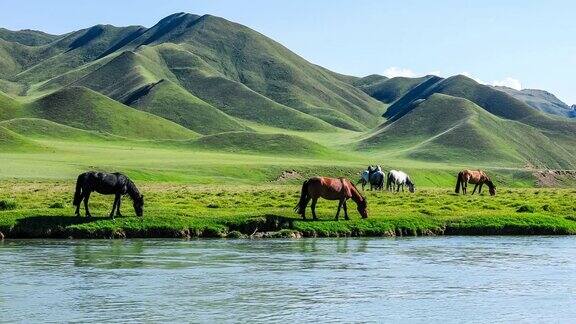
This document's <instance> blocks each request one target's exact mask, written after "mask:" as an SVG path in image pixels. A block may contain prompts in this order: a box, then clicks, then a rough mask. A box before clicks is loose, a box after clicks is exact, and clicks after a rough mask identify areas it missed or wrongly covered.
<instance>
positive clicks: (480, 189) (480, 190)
mask: <svg viewBox="0 0 576 324" xmlns="http://www.w3.org/2000/svg"><path fill="white" fill-rule="evenodd" d="M483 185H484V184H483V183H481V184H480V186H479V187H478V194H480V193H482V186H483Z"/></svg>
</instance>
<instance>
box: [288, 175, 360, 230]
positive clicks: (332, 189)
mask: <svg viewBox="0 0 576 324" xmlns="http://www.w3.org/2000/svg"><path fill="white" fill-rule="evenodd" d="M320 197H322V198H324V199H327V200H339V201H340V202H339V204H338V211H337V212H336V220H338V215H340V209H341V208H342V207H344V219H346V220H348V219H349V218H348V209H347V206H346V201H347V200H348V199H352V200H354V202H356V205H357V206H358V208H357V209H358V212H359V213H360V215H361V216H362V218H367V217H368V210H367V209H366V206H367V202H366V198H364V197H363V196H362V195H361V194H360V192H359V191H358V189H356V186H354V184H353V183H352V182H350V181H349V180H348V179H345V178H337V179H336V178H326V177H313V178H310V179H308V180H306V181H304V183H303V184H302V192H301V194H300V201H299V202H298V205H296V207H295V208H294V211H296V212H297V213H298V214H300V215H302V219H306V206H307V205H308V202H309V201H310V200H312V205H311V206H310V208H311V209H312V219H314V220H317V219H318V218H317V217H316V202H317V201H318V198H320Z"/></svg>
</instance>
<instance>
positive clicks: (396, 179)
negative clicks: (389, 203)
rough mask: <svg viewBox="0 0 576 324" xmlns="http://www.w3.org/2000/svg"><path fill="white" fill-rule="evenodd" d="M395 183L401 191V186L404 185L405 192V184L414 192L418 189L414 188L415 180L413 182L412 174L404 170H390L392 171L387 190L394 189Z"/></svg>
mask: <svg viewBox="0 0 576 324" xmlns="http://www.w3.org/2000/svg"><path fill="white" fill-rule="evenodd" d="M394 185H395V186H396V192H398V191H400V187H402V192H404V185H406V186H408V191H410V192H412V193H413V192H414V191H416V189H415V188H414V182H412V179H410V176H408V175H407V174H406V173H404V172H402V171H396V170H390V172H388V178H387V179H386V190H390V191H394V188H393V187H392V186H394Z"/></svg>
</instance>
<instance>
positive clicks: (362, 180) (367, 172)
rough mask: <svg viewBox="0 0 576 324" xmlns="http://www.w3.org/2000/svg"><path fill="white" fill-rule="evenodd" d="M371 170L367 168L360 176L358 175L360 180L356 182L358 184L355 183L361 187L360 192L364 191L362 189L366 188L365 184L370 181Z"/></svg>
mask: <svg viewBox="0 0 576 324" xmlns="http://www.w3.org/2000/svg"><path fill="white" fill-rule="evenodd" d="M371 170H372V167H370V166H369V167H368V169H366V170H364V171H362V175H360V180H358V182H356V184H361V185H362V190H364V187H366V184H367V183H368V182H369V181H370V171H371Z"/></svg>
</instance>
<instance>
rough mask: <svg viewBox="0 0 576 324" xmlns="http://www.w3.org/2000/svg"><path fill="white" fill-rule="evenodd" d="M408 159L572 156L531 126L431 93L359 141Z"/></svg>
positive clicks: (552, 163)
mask: <svg viewBox="0 0 576 324" xmlns="http://www.w3.org/2000/svg"><path fill="white" fill-rule="evenodd" d="M359 146H360V148H361V149H365V150H366V149H367V150H385V149H388V150H391V151H396V152H399V154H402V155H404V156H407V157H409V158H416V159H419V160H427V161H442V162H455V161H457V162H461V163H466V162H467V163H470V162H480V161H482V162H498V163H506V162H508V163H513V164H526V163H530V164H533V165H537V166H549V167H556V168H573V167H574V166H575V164H574V161H576V156H574V155H573V154H571V153H569V152H567V151H566V150H565V149H564V148H563V147H562V146H560V145H558V144H556V143H555V142H554V141H553V140H551V139H550V138H548V137H547V136H546V135H544V134H543V133H542V132H541V131H539V130H538V129H536V128H534V127H530V126H527V125H524V124H522V123H519V122H516V121H510V120H506V119H502V118H498V117H495V116H493V115H491V114H489V113H487V112H486V111H485V110H484V109H482V108H481V107H479V106H478V105H476V104H474V103H473V102H471V101H469V100H467V99H463V98H457V97H452V96H448V95H443V94H433V95H431V96H430V97H428V98H427V99H425V100H423V101H420V102H418V103H417V104H415V106H414V108H413V109H411V110H410V111H409V112H408V113H406V114H405V115H403V116H402V117H400V118H398V119H396V120H394V121H391V122H388V123H386V124H384V125H383V126H382V127H381V128H380V129H379V130H378V131H376V132H375V133H374V134H373V135H372V136H370V137H369V138H367V139H365V140H363V141H362V142H361V143H360V144H359Z"/></svg>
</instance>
